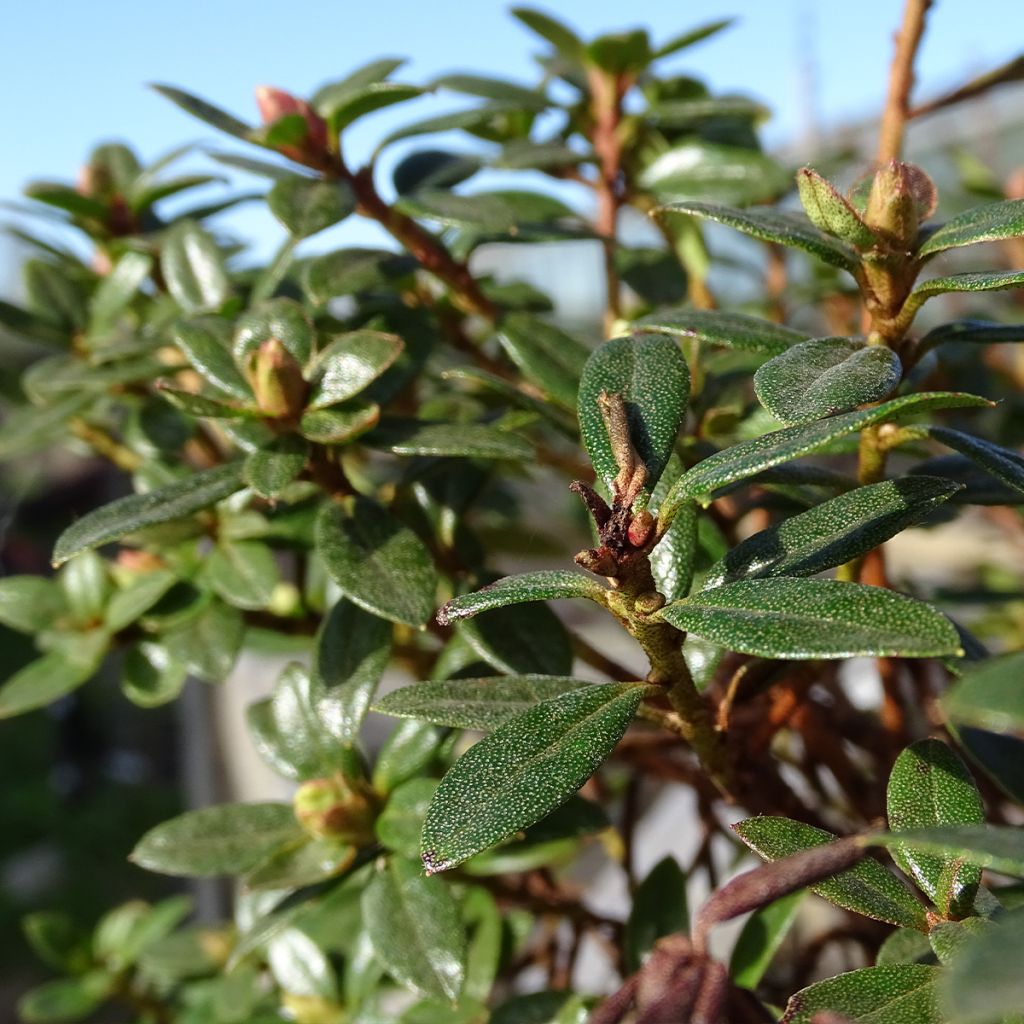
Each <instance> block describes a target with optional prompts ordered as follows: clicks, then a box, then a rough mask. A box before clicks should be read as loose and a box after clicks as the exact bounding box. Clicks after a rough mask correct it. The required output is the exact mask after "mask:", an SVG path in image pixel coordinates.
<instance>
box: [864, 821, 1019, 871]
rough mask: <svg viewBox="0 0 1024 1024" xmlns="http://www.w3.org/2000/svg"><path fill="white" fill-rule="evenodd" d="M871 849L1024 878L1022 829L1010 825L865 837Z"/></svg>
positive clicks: (908, 831)
mask: <svg viewBox="0 0 1024 1024" xmlns="http://www.w3.org/2000/svg"><path fill="white" fill-rule="evenodd" d="M869 842H871V843H872V844H873V845H875V846H887V847H889V848H890V849H892V848H894V847H900V848H902V849H906V850H914V851H917V852H918V853H925V854H935V855H938V856H942V857H946V856H951V857H959V858H961V859H962V860H964V861H966V862H967V863H969V864H977V865H979V866H980V867H983V868H990V869H991V870H992V871H999V872H1001V873H1002V874H1004V875H1013V876H1014V877H1015V878H1024V828H1016V827H1013V826H1010V825H943V826H941V827H935V828H920V829H906V830H904V831H901V832H899V833H898V834H893V833H881V834H879V835H876V836H872V837H869Z"/></svg>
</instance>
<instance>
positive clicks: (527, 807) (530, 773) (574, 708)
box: [421, 683, 645, 873]
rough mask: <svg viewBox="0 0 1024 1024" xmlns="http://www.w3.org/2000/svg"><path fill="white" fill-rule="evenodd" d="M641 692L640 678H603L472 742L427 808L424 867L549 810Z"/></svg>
mask: <svg viewBox="0 0 1024 1024" xmlns="http://www.w3.org/2000/svg"><path fill="white" fill-rule="evenodd" d="M644 692H645V687H644V686H643V685H641V684H635V683H634V684H621V683H609V684H605V685H600V686H593V687H589V688H587V689H584V690H579V691H574V692H572V693H566V694H562V695H561V696H559V697H554V698H551V699H550V700H546V701H544V702H543V703H541V704H538V705H537V706H536V707H534V708H532V709H531V710H530V711H527V712H526V713H525V714H523V715H520V716H519V717H518V718H515V719H513V720H511V721H509V722H506V723H505V724H504V725H502V726H499V727H498V728H497V729H496V730H495V731H494V732H492V733H490V734H489V735H488V736H486V737H485V738H484V739H482V740H481V741H480V742H479V743H477V744H476V745H475V746H473V747H471V748H470V749H469V750H468V751H467V752H466V753H465V754H463V755H462V757H461V758H459V760H458V761H456V762H455V765H454V766H453V767H452V768H451V769H450V771H449V772H448V774H447V775H446V776H445V777H444V779H442V781H441V785H440V786H439V787H438V790H437V793H436V795H435V797H434V800H433V802H432V803H431V806H430V811H429V813H428V814H427V820H426V822H425V823H424V826H423V837H422V846H421V850H422V859H423V864H424V867H425V868H426V869H427V871H428V872H431V873H433V872H437V871H445V870H447V869H448V868H452V867H455V866H456V865H457V864H461V863H462V862H463V861H464V860H467V859H468V858H469V857H472V856H473V854H475V853H479V852H480V851H481V850H485V849H487V848H488V847H490V846H494V845H495V844H496V843H499V842H501V840H502V839H505V838H507V837H508V836H510V835H513V834H514V833H516V832H518V831H519V830H520V829H523V828H526V827H527V826H528V825H532V824H533V823H534V822H535V821H538V820H539V819H540V818H542V817H543V816H544V815H545V814H547V813H548V812H549V811H552V810H554V808H555V807H557V806H558V805H559V804H560V803H562V802H563V801H564V800H565V799H566V798H567V797H568V796H570V795H571V794H572V793H574V792H575V791H576V790H577V789H579V788H580V786H582V785H583V783H584V782H585V781H586V780H587V779H588V778H589V777H590V776H591V775H592V774H593V773H594V772H595V771H596V770H597V768H598V766H599V765H600V764H601V763H602V762H603V761H604V760H605V758H607V757H608V755H609V754H610V753H611V751H612V750H613V749H614V747H615V745H616V743H618V741H619V739H620V737H621V736H622V734H623V733H624V732H625V731H626V727H627V726H628V725H629V722H630V720H631V719H632V717H633V714H634V713H635V711H636V709H637V706H638V705H639V703H640V701H641V700H642V699H643V695H644Z"/></svg>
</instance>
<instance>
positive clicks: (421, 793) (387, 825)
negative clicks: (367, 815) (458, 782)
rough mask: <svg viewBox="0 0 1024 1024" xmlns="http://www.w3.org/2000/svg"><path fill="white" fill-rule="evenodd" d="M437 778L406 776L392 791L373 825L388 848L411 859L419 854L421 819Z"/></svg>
mask: <svg viewBox="0 0 1024 1024" xmlns="http://www.w3.org/2000/svg"><path fill="white" fill-rule="evenodd" d="M438 781H439V780H437V779H422V778H421V779H409V780H408V781H407V782H403V783H402V784H401V785H400V786H397V787H396V788H395V789H394V790H393V791H392V793H391V795H390V796H389V797H388V802H387V803H386V804H385V805H384V809H383V810H382V811H381V812H380V816H379V817H378V818H377V820H376V821H375V822H374V826H373V827H374V830H375V832H376V833H377V838H378V839H379V840H380V841H381V842H382V843H383V844H384V845H385V846H386V847H387V848H388V849H389V850H393V851H394V852H395V853H397V854H399V855H401V856H402V857H409V858H410V859H412V860H415V859H416V858H417V857H418V856H419V852H420V832H421V831H422V830H423V819H424V818H425V817H426V816H427V808H428V807H430V801H431V800H433V798H434V792H435V790H436V789H437V786H438Z"/></svg>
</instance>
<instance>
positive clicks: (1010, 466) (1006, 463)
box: [928, 427, 1024, 491]
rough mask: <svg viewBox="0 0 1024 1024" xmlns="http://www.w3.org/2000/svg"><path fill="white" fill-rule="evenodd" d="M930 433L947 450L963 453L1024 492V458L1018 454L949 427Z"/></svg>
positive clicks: (936, 429)
mask: <svg viewBox="0 0 1024 1024" xmlns="http://www.w3.org/2000/svg"><path fill="white" fill-rule="evenodd" d="M928 433H929V434H930V435H931V436H932V437H934V438H935V440H936V441H939V442H940V443H942V444H944V445H945V446H946V447H947V448H953V449H954V450H956V451H958V452H962V453H963V454H964V455H966V456H967V457H968V458H969V459H971V460H972V461H973V462H976V463H977V464H978V465H979V466H981V467H983V468H984V469H986V470H988V472H990V473H991V474H992V475H993V476H996V477H998V478H999V479H1000V480H1002V481H1003V482H1004V483H1007V484H1009V485H1010V486H1011V487H1012V488H1014V490H1017V491H1024V456H1022V455H1020V454H1019V453H1018V452H1015V451H1011V450H1010V449H1009V448H1000V447H999V445H996V444H992V442H991V441H985V440H983V439H982V438H980V437H973V436H971V435H970V434H964V433H962V432H961V431H959V430H951V429H950V428H949V427H931V428H929V431H928Z"/></svg>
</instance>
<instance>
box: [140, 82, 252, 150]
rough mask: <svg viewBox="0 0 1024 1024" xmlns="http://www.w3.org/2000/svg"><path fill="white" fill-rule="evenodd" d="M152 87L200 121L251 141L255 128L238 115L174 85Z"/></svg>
mask: <svg viewBox="0 0 1024 1024" xmlns="http://www.w3.org/2000/svg"><path fill="white" fill-rule="evenodd" d="M151 88H152V89H155V90H156V91H157V92H158V93H160V95H161V96H166V97H167V99H169V100H170V101H171V102H172V103H175V104H177V106H179V107H181V109H182V110H184V111H186V112H187V113H189V114H191V115H192V116H193V117H198V118H199V120H200V121H205V122H206V123H207V124H209V125H212V126H213V127H214V128H216V129H217V130H218V131H222V132H226V133H227V134H228V135H233V136H234V137H235V138H236V139H244V140H245V141H246V142H248V141H249V137H250V133H251V132H252V131H253V129H252V128H251V127H250V126H249V125H247V124H245V123H244V122H242V121H239V120H238V118H237V117H233V116H232V115H231V114H228V113H226V112H225V111H223V110H221V109H220V108H219V107H215V106H214V105H213V104H212V103H207V102H206V100H202V99H200V98H199V97H198V96H193V95H191V93H187V92H185V91H183V90H182V89H177V88H175V87H174V86H172V85H162V84H159V83H154V84H153V85H151Z"/></svg>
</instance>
